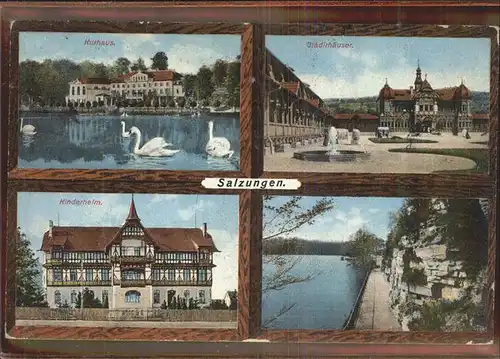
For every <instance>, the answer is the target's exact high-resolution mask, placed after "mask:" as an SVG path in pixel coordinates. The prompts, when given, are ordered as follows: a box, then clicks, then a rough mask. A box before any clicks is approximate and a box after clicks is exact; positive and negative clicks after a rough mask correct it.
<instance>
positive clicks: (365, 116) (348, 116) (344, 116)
mask: <svg viewBox="0 0 500 359" xmlns="http://www.w3.org/2000/svg"><path fill="white" fill-rule="evenodd" d="M333 118H334V119H335V120H355V119H360V120H378V116H376V115H372V114H370V113H336V114H335V115H334V116H333Z"/></svg>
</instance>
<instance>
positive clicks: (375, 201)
mask: <svg viewBox="0 0 500 359" xmlns="http://www.w3.org/2000/svg"><path fill="white" fill-rule="evenodd" d="M320 198H322V197H302V200H301V201H300V202H299V204H300V206H301V207H302V208H304V209H307V208H311V207H312V206H313V205H314V204H315V203H316V202H317V201H318V200H319V199H320ZM327 198H329V199H332V200H333V209H332V210H331V211H329V212H327V213H326V214H324V215H322V216H321V217H319V218H318V219H317V221H316V222H315V223H314V224H312V225H305V226H303V227H301V228H300V229H298V230H297V231H295V232H293V233H289V234H288V235H287V236H288V237H298V238H302V239H306V240H319V241H324V242H344V241H347V240H348V239H349V236H350V235H351V234H354V233H355V232H356V231H357V230H358V229H360V228H363V227H365V228H366V229H367V230H368V231H370V232H372V233H374V234H375V235H377V236H378V237H379V238H381V239H383V240H386V239H387V233H388V232H389V231H388V229H389V218H390V213H392V212H395V211H397V210H398V209H399V208H400V207H401V206H402V205H403V201H404V198H380V197H360V198H358V197H327ZM288 199H289V198H287V197H274V198H273V199H272V202H270V204H272V205H273V206H279V205H281V204H283V203H285V202H286V201H287V200H288ZM271 218H273V212H266V211H264V218H263V222H264V223H270V220H271ZM275 233H276V232H274V231H273V232H272V233H270V232H268V233H265V234H264V235H265V236H267V235H271V234H275Z"/></svg>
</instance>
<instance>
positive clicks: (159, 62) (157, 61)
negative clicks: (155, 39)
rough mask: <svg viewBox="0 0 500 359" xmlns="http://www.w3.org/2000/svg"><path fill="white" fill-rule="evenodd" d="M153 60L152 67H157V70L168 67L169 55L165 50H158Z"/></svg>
mask: <svg viewBox="0 0 500 359" xmlns="http://www.w3.org/2000/svg"><path fill="white" fill-rule="evenodd" d="M151 61H152V62H153V64H152V65H151V68H152V69H155V70H166V69H168V57H167V55H166V54H165V53H164V52H163V51H160V52H157V53H156V54H155V55H154V56H153V58H152V59H151Z"/></svg>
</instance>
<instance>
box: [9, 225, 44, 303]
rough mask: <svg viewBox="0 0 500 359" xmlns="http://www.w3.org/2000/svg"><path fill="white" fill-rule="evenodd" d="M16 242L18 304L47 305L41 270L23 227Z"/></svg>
mask: <svg viewBox="0 0 500 359" xmlns="http://www.w3.org/2000/svg"><path fill="white" fill-rule="evenodd" d="M16 236H17V242H16V306H17V307H47V306H48V305H47V302H46V301H45V298H44V293H43V289H42V286H41V270H40V264H39V263H38V260H37V259H36V258H35V253H34V251H33V249H32V248H31V242H30V240H29V239H28V237H27V236H26V234H25V233H23V232H22V231H21V228H18V229H17V234H16Z"/></svg>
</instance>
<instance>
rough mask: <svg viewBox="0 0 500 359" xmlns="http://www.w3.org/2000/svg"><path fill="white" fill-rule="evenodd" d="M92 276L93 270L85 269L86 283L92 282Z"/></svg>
mask: <svg viewBox="0 0 500 359" xmlns="http://www.w3.org/2000/svg"><path fill="white" fill-rule="evenodd" d="M92 275H93V270H92V269H86V270H85V280H86V281H87V282H90V281H93V280H94V278H93V277H92Z"/></svg>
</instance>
